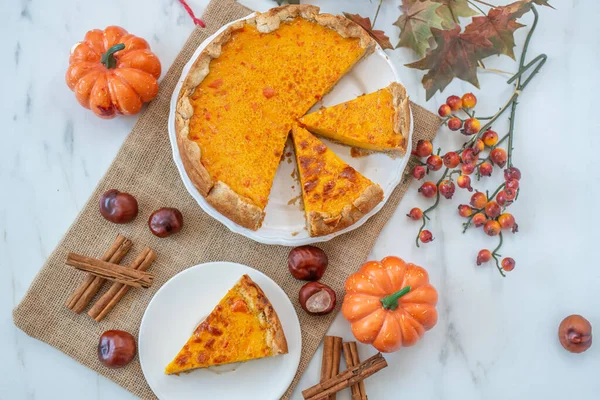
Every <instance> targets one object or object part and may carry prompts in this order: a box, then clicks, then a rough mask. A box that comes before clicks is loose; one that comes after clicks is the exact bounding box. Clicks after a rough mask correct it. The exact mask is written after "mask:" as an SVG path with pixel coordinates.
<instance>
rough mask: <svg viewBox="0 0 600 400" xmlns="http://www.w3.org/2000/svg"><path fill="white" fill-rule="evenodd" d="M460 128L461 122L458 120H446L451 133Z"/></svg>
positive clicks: (453, 118) (454, 118)
mask: <svg viewBox="0 0 600 400" xmlns="http://www.w3.org/2000/svg"><path fill="white" fill-rule="evenodd" d="M461 127H462V121H461V120H460V118H456V117H452V118H450V119H449V120H448V128H449V129H450V130H451V131H457V130H459V129H460V128H461Z"/></svg>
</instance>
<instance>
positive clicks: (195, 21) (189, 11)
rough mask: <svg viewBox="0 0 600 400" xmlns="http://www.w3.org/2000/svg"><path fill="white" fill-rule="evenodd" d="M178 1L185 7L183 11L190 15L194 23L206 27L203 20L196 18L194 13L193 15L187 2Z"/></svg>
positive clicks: (183, 0)
mask: <svg viewBox="0 0 600 400" xmlns="http://www.w3.org/2000/svg"><path fill="white" fill-rule="evenodd" d="M179 2H180V3H181V5H182V6H183V8H185V11H187V13H188V14H189V15H190V17H192V20H193V21H194V24H196V25H199V26H200V27H201V28H206V24H205V23H204V21H202V20H201V19H200V18H196V15H194V11H193V10H192V9H191V7H190V6H189V5H188V3H186V1H185V0H179Z"/></svg>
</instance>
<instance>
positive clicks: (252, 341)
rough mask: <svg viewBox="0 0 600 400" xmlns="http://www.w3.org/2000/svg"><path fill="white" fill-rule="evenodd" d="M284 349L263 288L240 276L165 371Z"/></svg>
mask: <svg viewBox="0 0 600 400" xmlns="http://www.w3.org/2000/svg"><path fill="white" fill-rule="evenodd" d="M287 352H288V348H287V341H286V340H285V334H284V333H283V328H282V327H281V323H280V322H279V318H278V317H277V313H276V312H275V310H274V309H273V306H272V305H271V303H270V302H269V299H267V296H265V294H264V292H263V291H262V289H261V288H260V287H259V286H258V285H257V284H256V283H255V282H254V281H252V279H250V277H249V276H248V275H243V276H242V277H241V278H240V280H239V281H238V282H237V283H236V284H235V286H233V287H232V288H231V290H229V292H227V294H226V295H225V297H223V299H221V301H220V302H219V304H218V305H217V306H216V307H215V308H214V310H213V311H212V312H211V313H210V314H209V316H208V317H206V319H205V320H204V321H203V322H202V323H201V324H200V325H198V327H197V328H196V329H195V331H194V333H193V334H192V336H191V337H190V338H189V340H188V341H187V343H186V344H185V345H184V346H183V348H182V349H181V351H180V352H179V353H178V354H177V355H176V356H175V358H174V359H173V361H171V362H170V363H169V365H167V367H166V368H165V374H167V375H171V374H179V373H181V372H188V371H191V370H193V369H197V368H206V367H210V366H212V365H221V364H229V363H234V362H243V361H249V360H253V359H257V358H263V357H271V356H276V355H278V354H286V353H287Z"/></svg>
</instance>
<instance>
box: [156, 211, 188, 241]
mask: <svg viewBox="0 0 600 400" xmlns="http://www.w3.org/2000/svg"><path fill="white" fill-rule="evenodd" d="M148 226H149V227H150V231H151V232H152V233H153V234H154V235H155V236H158V237H159V238H165V237H167V236H169V235H172V234H174V233H177V232H179V231H180V230H181V228H182V227H183V215H181V212H180V211H179V210H178V209H176V208H161V209H158V210H156V211H154V212H153V213H152V215H150V218H148Z"/></svg>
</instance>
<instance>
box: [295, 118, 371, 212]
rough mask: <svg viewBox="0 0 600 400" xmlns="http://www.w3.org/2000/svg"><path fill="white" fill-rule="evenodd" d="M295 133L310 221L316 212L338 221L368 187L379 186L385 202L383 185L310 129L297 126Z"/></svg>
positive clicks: (299, 167) (301, 178)
mask: <svg viewBox="0 0 600 400" xmlns="http://www.w3.org/2000/svg"><path fill="white" fill-rule="evenodd" d="M292 136H293V140H294V147H295V152H296V162H297V163H298V171H299V173H300V183H301V184H302V197H303V199H304V209H305V212H306V214H307V219H309V223H310V219H311V218H312V217H311V213H312V212H315V213H318V214H320V215H323V216H324V218H326V219H328V218H331V219H332V223H337V222H338V221H337V219H338V218H339V217H340V216H341V214H342V213H343V211H344V209H345V208H347V207H350V205H352V204H353V202H354V201H355V200H357V199H358V198H359V197H360V196H361V195H362V194H363V193H364V192H365V191H366V190H367V188H371V187H373V188H377V189H378V190H376V195H377V201H376V203H379V201H381V197H382V193H381V189H380V188H379V186H377V185H375V184H373V182H371V181H370V180H369V179H368V178H366V177H364V176H363V175H361V174H360V173H359V172H358V171H356V170H355V169H354V168H352V167H351V166H350V165H348V164H346V163H345V162H344V161H343V160H342V159H340V158H339V157H338V156H336V155H335V153H334V152H333V151H331V150H330V149H329V148H328V147H327V146H326V145H325V144H324V143H323V142H321V141H320V140H319V139H317V138H316V137H315V136H313V135H312V134H311V133H310V132H308V131H307V130H306V129H304V128H301V127H299V126H296V127H294V128H293V130H292Z"/></svg>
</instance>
